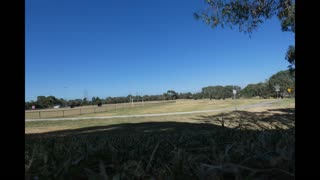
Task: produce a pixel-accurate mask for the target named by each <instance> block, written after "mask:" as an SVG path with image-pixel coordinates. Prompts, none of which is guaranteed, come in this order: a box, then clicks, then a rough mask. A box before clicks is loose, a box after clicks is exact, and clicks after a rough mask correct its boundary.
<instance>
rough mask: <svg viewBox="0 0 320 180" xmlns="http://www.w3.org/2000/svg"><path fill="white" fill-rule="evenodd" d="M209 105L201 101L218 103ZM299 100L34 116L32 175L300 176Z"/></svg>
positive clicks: (29, 134)
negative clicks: (64, 117)
mask: <svg viewBox="0 0 320 180" xmlns="http://www.w3.org/2000/svg"><path fill="white" fill-rule="evenodd" d="M207 102H208V101H207ZM180 103H181V104H180ZM188 103H190V102H186V104H183V103H182V102H181V101H180V102H177V103H176V107H177V110H181V111H182V110H183V111H185V110H186V109H188V108H191V105H189V104H188ZM202 103H203V104H205V105H203V106H201V105H198V104H197V105H195V106H197V107H198V108H200V109H201V108H207V107H209V106H210V105H211V104H208V103H207V104H206V102H205V101H204V102H202ZM199 104H201V103H200V102H199ZM217 105H218V104H217ZM170 106H171V104H170ZM219 106H220V107H223V106H226V104H224V105H222V104H220V105H219ZM294 106H295V102H294V99H285V100H284V101H281V102H277V103H274V104H273V105H272V106H263V107H254V108H251V109H246V110H239V111H228V112H223V113H221V112H219V113H218V112H212V113H203V114H186V115H173V116H160V117H132V118H122V119H105V120H104V119H94V120H93V119H92V120H77V121H39V122H26V140H25V142H26V150H25V162H26V177H34V176H37V177H39V178H40V179H103V178H106V177H108V178H109V179H112V178H115V179H236V178H238V179H294V174H295V169H294V166H295V156H294V154H295V150H294V144H295V138H294V137H295V136H294V135H295V116H294ZM162 108H163V109H166V108H167V107H162ZM179 108H180V109H179ZM132 110H134V109H132ZM144 110H145V109H144ZM135 111H136V112H138V111H137V110H135ZM150 111H156V109H154V110H153V109H152V108H151V109H149V111H148V112H150ZM142 112H143V110H142V111H140V112H138V113H142ZM126 113H127V112H126ZM132 113H133V112H132ZM153 113H155V112H153ZM49 177H51V178H49Z"/></svg>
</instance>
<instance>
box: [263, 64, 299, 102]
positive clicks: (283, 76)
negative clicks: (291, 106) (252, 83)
mask: <svg viewBox="0 0 320 180" xmlns="http://www.w3.org/2000/svg"><path fill="white" fill-rule="evenodd" d="M268 85H269V89H270V91H271V92H272V93H273V96H274V97H275V96H276V92H275V88H274V87H275V85H279V86H280V92H282V93H286V92H287V90H288V88H291V89H293V92H292V93H294V89H295V78H294V77H293V76H292V75H291V73H290V70H285V71H280V72H278V73H276V74H274V75H272V76H271V77H270V78H269V83H268Z"/></svg>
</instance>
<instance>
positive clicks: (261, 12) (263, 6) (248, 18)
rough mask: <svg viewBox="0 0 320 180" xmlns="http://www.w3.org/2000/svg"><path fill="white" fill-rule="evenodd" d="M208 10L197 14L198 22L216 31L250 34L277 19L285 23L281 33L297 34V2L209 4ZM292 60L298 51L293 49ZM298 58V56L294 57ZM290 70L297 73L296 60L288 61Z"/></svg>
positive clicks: (218, 1) (210, 1) (252, 0)
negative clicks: (218, 28) (234, 31)
mask: <svg viewBox="0 0 320 180" xmlns="http://www.w3.org/2000/svg"><path fill="white" fill-rule="evenodd" d="M206 5H207V6H206V8H205V9H204V10H202V11H200V12H198V13H194V17H195V18H196V19H202V20H203V21H204V22H205V23H206V24H207V25H210V26H211V27H212V28H216V27H217V26H218V25H220V26H221V27H222V28H224V27H225V26H228V27H230V28H233V27H234V26H236V27H238V28H239V31H240V32H244V33H249V35H250V34H251V33H252V32H253V31H255V30H257V28H258V27H259V26H260V25H261V24H262V23H263V22H265V21H266V20H267V19H271V18H272V17H273V16H277V17H278V19H279V20H280V22H281V30H282V31H284V32H286V31H289V32H293V33H295V1H294V0H228V1H225V0H206ZM288 54H289V56H290V57H292V54H294V48H291V46H290V47H289V50H288V52H287V55H288ZM293 57H294V55H293ZM287 60H288V62H289V63H290V64H291V65H290V69H291V70H294V65H295V61H294V58H293V60H292V58H288V59H287Z"/></svg>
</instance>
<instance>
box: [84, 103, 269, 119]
mask: <svg viewBox="0 0 320 180" xmlns="http://www.w3.org/2000/svg"><path fill="white" fill-rule="evenodd" d="M267 101H274V99H238V100H236V101H233V100H232V99H227V100H208V99H204V100H177V101H176V103H168V104H158V105H154V106H142V107H136V108H127V109H118V110H110V111H107V112H101V113H92V114H84V115H80V116H79V117H86V116H87V117H89V116H90V117H94V116H115V115H133V114H157V113H170V112H188V111H199V110H212V109H219V108H230V107H234V106H235V104H236V105H237V106H241V105H248V104H253V103H259V102H267Z"/></svg>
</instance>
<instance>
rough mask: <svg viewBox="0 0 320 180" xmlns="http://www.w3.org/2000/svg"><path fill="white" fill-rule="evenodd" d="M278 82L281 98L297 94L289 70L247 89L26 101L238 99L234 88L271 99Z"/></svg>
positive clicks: (214, 88)
mask: <svg viewBox="0 0 320 180" xmlns="http://www.w3.org/2000/svg"><path fill="white" fill-rule="evenodd" d="M275 85H279V86H280V92H279V94H278V96H279V97H287V96H289V95H290V96H294V93H295V91H294V87H295V78H294V76H293V75H292V74H291V73H290V72H289V70H285V71H280V72H278V73H276V74H274V75H272V76H271V77H270V78H269V79H268V80H266V81H265V82H259V83H256V84H248V85H247V86H246V87H245V88H244V89H241V87H240V86H237V85H235V86H233V85H227V86H220V85H217V86H207V87H203V88H202V89H201V91H200V92H196V93H191V92H186V93H177V92H176V91H174V90H168V91H167V92H165V93H163V94H160V95H144V96H133V95H130V94H129V95H128V96H119V97H107V98H105V99H104V98H99V97H92V98H91V100H89V99H87V98H83V99H73V100H65V99H63V98H56V97H54V96H47V97H46V96H38V97H37V100H36V101H30V102H26V103H25V109H32V106H35V107H36V109H44V108H52V107H54V106H55V105H60V106H61V107H69V106H70V107H75V106H85V105H98V106H101V105H102V104H115V103H128V102H131V101H133V102H142V101H162V100H175V99H195V100H197V99H210V100H211V99H216V100H220V99H226V98H234V94H233V90H236V91H237V94H236V98H240V97H244V98H251V97H259V98H270V97H273V98H275V97H277V93H276V91H275V88H274V87H275ZM288 88H291V89H292V92H291V93H290V94H289V93H288V91H287V90H288Z"/></svg>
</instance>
